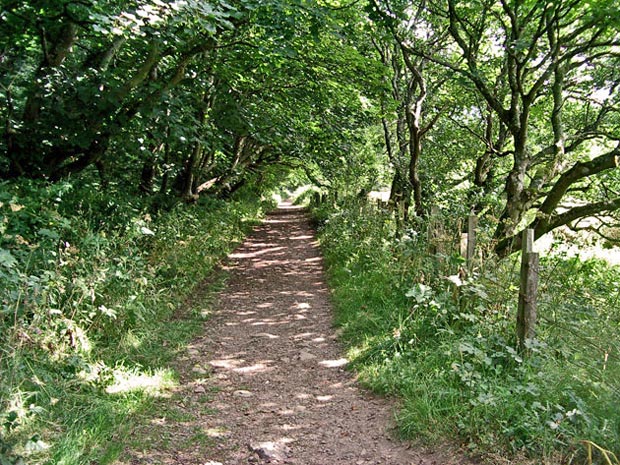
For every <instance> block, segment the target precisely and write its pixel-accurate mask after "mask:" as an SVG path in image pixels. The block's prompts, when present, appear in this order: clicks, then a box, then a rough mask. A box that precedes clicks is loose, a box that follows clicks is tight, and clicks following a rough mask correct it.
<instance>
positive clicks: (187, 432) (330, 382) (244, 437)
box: [129, 203, 470, 465]
mask: <svg viewBox="0 0 620 465" xmlns="http://www.w3.org/2000/svg"><path fill="white" fill-rule="evenodd" d="M225 268H226V269H227V271H228V273H229V274H230V276H229V279H228V283H227V286H226V288H225V289H224V290H223V291H222V292H221V293H220V294H219V296H218V299H217V302H216V304H215V306H214V307H215V312H214V315H213V317H212V318H210V319H209V320H208V321H207V322H206V324H205V333H204V335H203V336H202V337H200V338H199V339H197V340H195V341H194V342H193V343H192V344H191V345H190V347H189V348H188V353H187V356H186V357H185V359H186V360H185V363H184V364H181V365H186V366H185V368H183V367H179V368H180V371H181V373H182V379H181V383H182V386H181V389H182V390H183V392H184V397H183V400H182V402H180V406H181V407H182V408H183V409H185V410H186V411H188V412H191V413H192V415H193V418H194V419H193V420H192V421H185V422H179V423H177V424H176V425H175V426H174V427H173V428H172V429H171V430H169V433H168V434H169V435H171V436H172V437H171V439H170V440H171V441H172V447H170V446H168V447H167V448H166V449H165V450H153V449H150V450H144V451H143V452H142V453H141V454H137V453H134V454H133V457H132V459H131V462H129V463H136V464H137V463H161V464H172V463H174V464H192V465H193V464H200V465H240V464H264V463H274V464H293V465H337V464H342V465H344V464H346V465H371V464H377V465H378V464H381V465H411V464H415V465H432V464H436V465H448V464H465V463H470V462H467V461H465V459H464V458H463V457H455V456H454V455H451V454H447V453H446V452H444V451H438V452H434V453H429V452H421V451H418V450H417V449H416V448H412V447H411V446H410V445H408V444H407V443H404V442H401V441H399V440H397V439H395V438H394V437H393V434H394V431H393V428H394V425H393V421H392V420H393V414H392V412H393V409H394V405H393V403H392V402H390V401H389V400H386V399H383V398H379V397H376V396H373V395H372V394H370V393H368V392H367V391H365V390H363V389H361V388H359V387H358V386H357V385H356V382H355V378H354V374H353V373H352V372H351V371H348V370H347V369H346V364H347V360H346V359H345V358H344V355H343V348H342V346H341V345H340V344H339V343H338V341H337V331H336V330H335V329H334V327H333V325H332V308H331V304H330V293H329V290H328V287H327V284H326V282H325V277H324V272H323V262H322V258H321V253H320V250H319V246H318V244H317V241H316V238H315V235H314V231H313V229H312V227H311V225H310V223H309V220H308V218H307V216H306V215H305V213H304V212H303V210H302V209H300V208H299V207H294V206H292V205H290V204H286V203H285V204H282V205H280V207H279V208H278V209H277V210H276V211H274V212H272V213H271V214H270V215H268V216H267V218H266V220H265V221H264V222H263V224H262V225H260V226H258V227H257V228H255V230H254V231H253V233H252V234H251V235H250V236H249V237H248V238H247V239H246V241H245V242H244V243H243V244H242V245H241V246H240V247H239V248H237V249H236V250H235V252H234V253H233V254H232V255H230V257H229V259H228V261H227V264H226V266H225ZM169 421H170V420H169ZM170 431H171V433H170ZM197 432H199V433H200V434H201V435H202V436H201V437H202V439H203V441H202V442H203V443H204V442H205V441H204V439H205V437H206V439H207V442H208V446H209V447H207V448H206V449H205V448H204V447H198V446H195V447H192V443H191V440H192V437H195V436H196V433H197ZM192 434H194V436H192ZM174 441H177V442H178V443H179V444H181V443H183V444H184V446H183V447H179V448H177V449H175V447H174ZM188 442H189V443H188ZM203 445H204V444H203Z"/></svg>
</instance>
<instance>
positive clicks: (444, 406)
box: [315, 206, 620, 464]
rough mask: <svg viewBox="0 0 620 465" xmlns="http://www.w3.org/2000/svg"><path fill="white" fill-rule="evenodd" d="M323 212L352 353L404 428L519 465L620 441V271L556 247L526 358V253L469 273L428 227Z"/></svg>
mask: <svg viewBox="0 0 620 465" xmlns="http://www.w3.org/2000/svg"><path fill="white" fill-rule="evenodd" d="M315 215H316V217H317V222H318V223H319V224H321V227H320V238H321V243H322V246H323V250H324V253H325V255H326V261H327V265H328V274H329V279H330V284H331V287H332V289H333V290H334V300H335V304H336V308H337V322H338V324H339V325H340V326H341V327H342V328H343V335H344V338H345V340H346V342H347V344H348V346H349V351H350V356H351V358H352V360H353V365H354V367H355V368H356V369H357V370H358V371H359V373H360V377H361V380H362V381H363V383H365V384H366V385H367V386H369V387H370V388H372V389H374V390H375V391H378V392H381V393H384V394H388V395H396V396H399V397H400V398H402V405H403V406H402V410H401V412H400V415H399V424H400V429H401V431H402V433H403V435H405V436H406V437H410V438H411V437H417V438H423V439H424V440H425V441H431V442H432V441H437V440H442V439H446V438H448V439H453V438H455V437H456V438H459V442H460V443H461V444H462V446H463V447H464V448H467V449H468V450H470V451H471V452H472V453H475V454H483V455H486V456H487V457H492V456H497V455H501V456H503V457H510V458H512V459H513V460H514V463H520V464H523V463H530V461H531V463H543V462H544V463H587V457H586V448H585V447H584V443H583V442H582V441H586V440H587V441H592V442H593V443H595V444H597V445H599V446H601V447H603V448H605V449H607V450H611V451H613V452H615V453H616V454H618V453H619V452H620V410H619V409H618V408H617V406H618V405H620V388H619V386H620V357H619V355H620V344H619V343H618V338H617V334H618V329H620V307H619V306H618V302H619V297H620V294H619V292H620V291H619V290H618V284H619V283H620V270H618V269H617V268H614V267H610V266H609V265H607V264H605V263H604V262H601V261H591V260H590V261H585V262H582V261H580V260H579V259H576V258H567V257H547V258H544V259H543V261H542V266H541V288H540V300H539V319H540V322H539V326H538V337H537V339H536V340H534V341H531V344H530V348H529V349H530V355H529V356H527V357H524V356H522V355H521V354H519V353H517V351H516V350H515V336H514V334H515V320H516V316H515V311H516V308H515V307H516V300H517V295H518V288H517V283H518V277H517V272H518V266H517V263H516V261H512V260H504V261H501V262H497V261H493V260H489V261H488V262H487V263H485V264H482V265H480V266H479V267H478V268H477V270H476V272H475V273H473V274H471V275H470V277H469V278H468V279H465V280H461V279H460V278H459V276H458V275H457V271H458V269H459V266H460V265H462V260H461V259H460V258H459V257H458V256H456V255H447V256H446V255H444V256H438V255H430V254H429V253H428V244H427V243H426V234H424V232H423V229H422V226H420V230H419V231H408V232H407V233H406V234H404V235H402V236H401V237H396V236H395V233H394V229H393V224H392V222H391V220H390V218H389V216H388V215H386V214H384V213H381V212H379V211H377V210H375V209H373V208H366V207H363V208H360V207H358V206H355V207H354V208H344V209H341V210H332V209H329V208H327V207H321V209H318V210H315ZM601 457H602V456H599V458H600V460H601V461H600V463H607V462H606V461H603V459H602V458H601ZM593 460H596V457H595V458H593Z"/></svg>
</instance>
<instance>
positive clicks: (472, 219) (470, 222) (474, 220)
mask: <svg viewBox="0 0 620 465" xmlns="http://www.w3.org/2000/svg"><path fill="white" fill-rule="evenodd" d="M477 226H478V217H477V216H476V215H469V218H468V219H467V255H466V256H465V258H466V259H467V268H469V269H470V270H471V269H472V267H473V262H474V256H475V254H476V227H477Z"/></svg>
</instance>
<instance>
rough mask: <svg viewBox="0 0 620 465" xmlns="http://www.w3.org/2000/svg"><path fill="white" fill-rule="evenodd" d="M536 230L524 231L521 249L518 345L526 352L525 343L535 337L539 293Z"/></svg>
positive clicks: (520, 349) (521, 350)
mask: <svg viewBox="0 0 620 465" xmlns="http://www.w3.org/2000/svg"><path fill="white" fill-rule="evenodd" d="M533 246H534V230H533V229H526V230H525V231H523V241H522V248H521V276H520V278H521V283H520V288H519V306H518V308H517V344H518V348H519V351H520V352H522V353H523V352H525V341H526V340H527V339H532V338H533V337H534V335H535V326H536V295H537V293H538V271H539V257H538V254H537V253H535V252H533V251H532V250H533Z"/></svg>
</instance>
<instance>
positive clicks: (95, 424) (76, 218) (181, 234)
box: [0, 181, 261, 464]
mask: <svg viewBox="0 0 620 465" xmlns="http://www.w3.org/2000/svg"><path fill="white" fill-rule="evenodd" d="M152 202H153V199H150V198H139V197H138V198H136V197H132V196H131V195H130V193H128V192H127V191H124V190H122V189H118V190H116V187H115V186H114V185H111V186H109V187H108V190H107V191H106V192H102V191H100V190H98V189H97V188H96V186H95V185H93V184H92V183H89V184H82V185H79V186H78V185H73V184H71V183H69V182H64V183H58V184H54V185H49V184H44V183H40V182H27V181H21V182H19V183H4V184H2V185H0V212H1V217H0V218H1V220H0V224H1V231H0V232H1V237H0V295H1V296H2V300H1V301H0V332H1V333H2V334H3V338H2V341H1V342H0V371H1V372H2V377H1V378H0V443H1V444H2V450H0V458H1V462H0V463H3V464H5V463H21V462H20V460H26V461H27V462H28V463H44V462H46V461H47V460H49V461H50V462H47V463H67V464H78V463H92V462H93V461H97V462H98V463H109V462H110V461H111V460H112V459H113V458H114V456H115V453H113V450H114V448H115V446H114V442H115V440H114V439H113V438H114V437H117V436H118V432H119V431H120V430H121V429H122V428H126V427H127V425H128V424H129V423H128V419H130V418H131V414H132V413H134V412H139V411H141V410H142V409H144V408H146V407H147V406H148V405H149V402H151V400H150V399H151V397H152V393H150V392H149V391H148V389H145V388H140V387H139V386H138V387H137V388H135V389H129V388H128V389H125V390H124V389H121V388H122V386H123V382H124V380H127V379H134V378H135V379H138V380H139V379H146V380H153V382H155V381H156V382H157V383H156V384H157V386H158V387H157V388H156V389H163V388H165V387H166V386H169V385H170V384H171V383H174V375H173V374H172V373H171V372H170V371H169V369H168V368H166V363H167V362H169V361H170V360H171V359H172V358H173V357H174V354H175V353H176V351H178V350H179V349H180V348H181V345H182V344H183V342H184V341H187V340H188V338H190V337H191V336H192V334H194V333H195V332H196V330H197V329H199V328H200V324H201V322H202V321H203V320H204V318H205V317H206V315H207V312H206V310H205V309H204V308H197V309H195V310H192V309H191V308H192V307H190V309H187V308H186V309H185V312H189V313H188V314H186V315H185V317H184V318H179V317H178V316H179V315H180V314H179V310H177V309H178V308H179V306H180V304H181V303H182V302H183V301H184V299H185V298H186V297H187V296H188V294H189V292H191V290H192V289H193V288H194V287H195V286H196V284H197V283H198V282H200V281H201V280H202V279H204V277H205V276H206V275H207V274H208V273H210V272H211V271H212V270H213V268H214V266H215V264H216V263H217V261H218V260H219V259H221V258H222V257H223V256H224V255H225V254H226V253H227V252H229V251H230V250H231V248H232V247H233V246H234V245H235V244H236V243H237V242H238V241H239V240H240V239H241V238H242V236H243V234H244V232H245V231H246V230H247V228H248V227H249V226H251V225H252V224H254V221H255V219H256V215H257V214H259V213H260V211H261V203H260V197H256V195H255V194H254V193H253V192H248V193H247V195H246V197H245V198H239V199H237V200H234V201H228V202H224V201H222V200H215V199H207V198H205V199H201V200H200V201H199V202H197V203H195V204H192V205H186V204H181V203H179V204H176V205H174V206H170V208H169V209H168V210H161V209H160V208H159V209H158V213H154V212H153V208H152ZM174 315H177V318H174V319H172V317H173V316H174ZM168 341H174V342H172V343H170V342H168ZM123 425H124V426H123ZM117 453H118V451H117ZM103 457H108V459H106V460H107V461H106V460H103ZM100 460H102V461H100Z"/></svg>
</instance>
